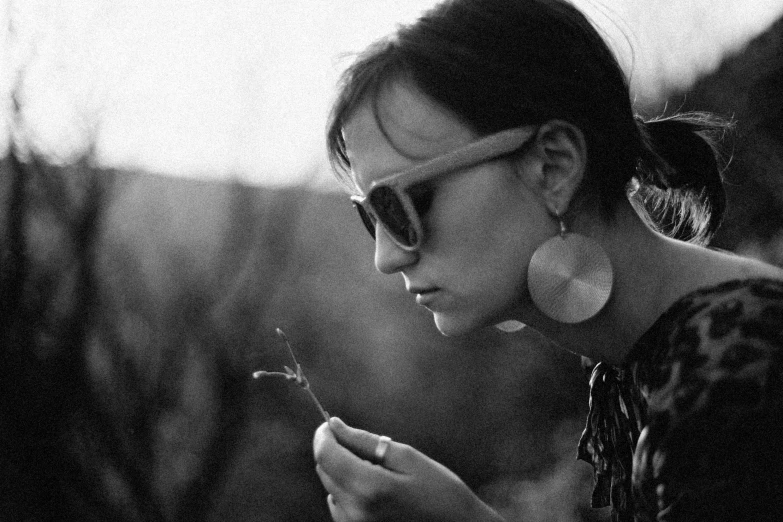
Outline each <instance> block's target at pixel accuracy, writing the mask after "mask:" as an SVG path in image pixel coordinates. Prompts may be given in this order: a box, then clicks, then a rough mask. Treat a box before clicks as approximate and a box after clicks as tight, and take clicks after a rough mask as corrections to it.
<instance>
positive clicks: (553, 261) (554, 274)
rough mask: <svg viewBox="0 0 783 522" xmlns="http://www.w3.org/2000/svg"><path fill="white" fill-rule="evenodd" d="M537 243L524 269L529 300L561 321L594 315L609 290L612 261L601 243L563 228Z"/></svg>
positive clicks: (603, 302) (581, 318)
mask: <svg viewBox="0 0 783 522" xmlns="http://www.w3.org/2000/svg"><path fill="white" fill-rule="evenodd" d="M556 215H557V218H558V220H559V221H560V234H558V235H557V236H555V237H553V238H551V239H548V240H547V241H545V242H544V243H543V244H542V245H541V246H539V247H538V248H537V249H536V251H535V252H533V257H532V258H531V259H530V265H529V266H528V269H527V286H528V290H529V291H530V296H531V297H532V299H533V303H535V305H536V306H537V307H538V309H539V310H541V312H543V313H544V314H545V315H547V316H548V317H550V318H552V319H554V320H555V321H559V322H561V323H581V322H582V321H586V320H587V319H590V318H591V317H594V316H595V315H596V314H597V313H598V312H600V311H601V309H602V308H603V307H604V306H605V305H606V303H607V301H609V295H610V294H611V293H612V282H613V273H612V263H611V261H609V256H608V255H607V254H606V252H605V251H604V249H603V248H602V247H601V245H600V244H599V243H598V242H597V241H595V240H594V239H591V238H589V237H587V236H583V235H581V234H575V233H571V232H568V231H567V230H566V226H565V223H564V222H563V218H562V217H560V214H559V213H558V214H556Z"/></svg>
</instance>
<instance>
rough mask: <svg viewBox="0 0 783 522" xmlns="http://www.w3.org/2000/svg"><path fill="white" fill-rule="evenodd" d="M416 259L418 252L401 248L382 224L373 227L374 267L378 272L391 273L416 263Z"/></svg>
mask: <svg viewBox="0 0 783 522" xmlns="http://www.w3.org/2000/svg"><path fill="white" fill-rule="evenodd" d="M418 259H419V254H418V252H416V251H413V252H411V251H408V250H403V249H402V248H400V247H399V246H398V245H397V243H395V242H394V241H392V239H391V237H389V233H388V232H386V230H385V229H384V228H383V227H382V226H379V225H378V226H376V227H375V268H377V269H378V271H379V272H381V273H384V274H393V273H395V272H399V271H400V270H402V269H403V268H405V267H407V266H410V265H412V264H414V263H416V261H417V260H418Z"/></svg>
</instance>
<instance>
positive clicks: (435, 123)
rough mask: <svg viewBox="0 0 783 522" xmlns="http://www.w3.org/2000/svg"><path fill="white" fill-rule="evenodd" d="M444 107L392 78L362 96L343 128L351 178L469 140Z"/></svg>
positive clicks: (468, 132)
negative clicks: (371, 93) (374, 92)
mask: <svg viewBox="0 0 783 522" xmlns="http://www.w3.org/2000/svg"><path fill="white" fill-rule="evenodd" d="M475 137H476V135H475V133H474V132H473V131H472V130H471V129H470V128H469V127H467V126H466V125H463V124H462V123H461V122H460V121H459V119H457V117H456V116H454V115H453V114H452V113H451V112H450V111H449V110H448V109H446V108H445V107H443V106H441V105H440V104H438V103H437V102H435V101H433V100H432V99H431V98H429V97H428V96H426V95H424V94H423V93H421V92H420V91H419V90H418V89H417V88H415V87H414V86H412V85H411V84H410V83H409V82H401V81H399V82H393V83H391V84H389V85H388V86H386V87H384V88H382V89H381V90H380V91H379V93H378V95H377V96H376V97H375V98H374V99H366V100H364V101H363V102H362V103H361V104H360V105H359V106H358V107H357V109H356V111H355V112H354V114H353V115H352V116H351V117H350V118H349V119H348V121H347V123H346V125H345V127H344V128H343V138H344V139H345V144H346V150H347V153H348V158H349V161H350V162H351V169H352V170H353V176H354V181H355V182H357V184H359V185H360V186H362V185H363V183H361V182H362V180H365V181H366V179H367V178H372V179H377V178H378V177H381V176H384V175H389V174H392V173H394V172H396V171H399V170H401V169H402V168H408V167H410V166H412V165H413V164H415V163H419V162H422V161H424V160H427V159H430V158H433V157H435V156H439V155H441V154H444V153H446V152H449V151H451V150H454V149H456V148H458V147H460V146H462V145H465V144H466V143H469V142H470V141H472V140H473V139H475Z"/></svg>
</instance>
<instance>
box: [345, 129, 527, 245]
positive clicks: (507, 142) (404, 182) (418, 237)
mask: <svg viewBox="0 0 783 522" xmlns="http://www.w3.org/2000/svg"><path fill="white" fill-rule="evenodd" d="M537 131H538V127H537V126H531V125H527V126H524V127H514V128H512V129H506V130H503V131H500V132H497V133H494V134H490V135H489V136H485V137H483V138H479V139H478V140H476V141H473V142H471V143H468V144H467V145H465V146H463V147H460V148H457V149H455V150H453V151H450V152H447V153H445V154H443V155H440V156H436V157H435V158H432V159H430V160H427V161H425V162H424V163H421V164H419V165H416V166H415V167H412V168H410V169H407V170H403V171H401V172H395V173H394V174H391V175H389V176H386V177H384V178H381V179H378V180H375V181H373V182H372V183H371V184H370V188H369V190H368V191H367V195H366V196H364V195H353V196H351V202H352V203H353V204H354V206H355V207H356V209H357V211H358V212H359V217H361V219H362V223H363V224H364V226H365V228H367V231H368V232H369V233H370V235H371V236H372V237H373V239H375V230H376V223H381V225H383V227H384V228H385V229H386V232H387V234H388V236H389V238H391V240H392V241H394V243H395V244H396V245H397V246H398V247H400V248H401V249H403V250H406V251H408V252H413V251H415V250H418V249H419V248H420V247H421V243H422V241H423V240H424V227H423V225H422V223H421V218H420V216H419V214H418V212H416V208H415V207H414V205H413V200H412V199H411V196H410V194H408V192H407V189H408V188H410V187H411V186H412V185H415V184H416V183H421V182H423V181H427V180H430V179H433V178H436V177H439V176H444V175H447V174H453V173H456V172H460V171H462V170H464V169H467V168H470V167H475V166H476V165H479V164H481V163H486V162H488V161H492V160H495V159H498V158H500V157H502V156H505V155H507V154H510V153H512V152H515V151H517V150H519V149H520V148H521V147H522V146H523V145H525V144H526V143H528V141H530V138H532V137H533V136H534V135H535V134H536V132H537ZM382 187H385V188H388V189H390V190H391V191H392V192H393V193H394V195H395V196H396V197H397V199H398V200H399V201H400V203H402V208H403V211H404V214H405V217H406V218H407V219H408V221H409V222H410V226H411V227H412V228H413V231H414V233H415V240H414V241H413V243H412V244H410V245H407V244H405V242H403V241H401V240H400V239H399V238H398V237H397V235H396V234H394V233H393V232H392V231H391V230H390V229H389V227H388V226H387V224H386V223H385V222H384V220H383V219H380V217H379V215H382V214H383V213H380V214H379V213H378V211H377V209H376V208H374V206H373V205H372V198H371V195H372V193H373V191H375V190H377V189H379V188H382Z"/></svg>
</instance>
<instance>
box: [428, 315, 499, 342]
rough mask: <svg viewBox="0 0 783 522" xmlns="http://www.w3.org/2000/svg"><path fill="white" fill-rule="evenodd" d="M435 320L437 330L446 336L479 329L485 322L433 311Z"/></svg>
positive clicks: (455, 335)
mask: <svg viewBox="0 0 783 522" xmlns="http://www.w3.org/2000/svg"><path fill="white" fill-rule="evenodd" d="M432 315H433V319H434V320H435V327H436V328H437V329H438V331H439V332H440V333H441V334H442V335H445V336H446V337H457V336H460V335H464V334H467V333H470V332H474V331H476V330H479V329H481V328H483V327H485V326H487V325H486V324H483V323H480V322H478V321H475V320H469V319H467V318H464V317H458V316H456V315H453V314H444V313H438V312H435V313H433V314H432Z"/></svg>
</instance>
